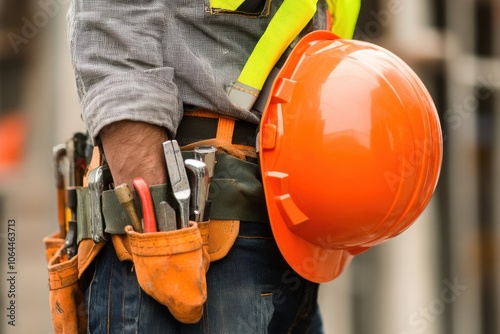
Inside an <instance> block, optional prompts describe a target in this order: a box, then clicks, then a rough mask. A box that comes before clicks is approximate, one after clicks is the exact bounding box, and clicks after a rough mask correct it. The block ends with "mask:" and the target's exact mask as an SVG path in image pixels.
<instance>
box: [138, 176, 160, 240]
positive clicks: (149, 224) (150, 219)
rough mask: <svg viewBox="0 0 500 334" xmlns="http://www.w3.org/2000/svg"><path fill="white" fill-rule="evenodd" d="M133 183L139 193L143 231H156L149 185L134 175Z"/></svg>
mask: <svg viewBox="0 0 500 334" xmlns="http://www.w3.org/2000/svg"><path fill="white" fill-rule="evenodd" d="M133 183H134V188H135V191H136V192H137V194H139V198H140V199H141V206H142V217H143V219H144V233H148V232H157V231H158V229H157V227H156V218H155V210H154V207H153V199H152V197H151V192H150V191H149V186H148V184H147V183H146V181H144V179H143V178H142V177H136V178H135V179H134V181H133Z"/></svg>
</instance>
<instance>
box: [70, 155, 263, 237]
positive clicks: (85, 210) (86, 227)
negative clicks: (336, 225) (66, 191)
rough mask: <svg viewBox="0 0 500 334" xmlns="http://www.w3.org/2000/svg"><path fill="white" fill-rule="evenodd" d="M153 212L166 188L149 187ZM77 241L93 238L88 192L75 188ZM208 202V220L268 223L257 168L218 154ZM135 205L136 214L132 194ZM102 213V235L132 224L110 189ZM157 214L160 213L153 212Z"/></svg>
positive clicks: (165, 195)
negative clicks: (209, 204) (209, 201)
mask: <svg viewBox="0 0 500 334" xmlns="http://www.w3.org/2000/svg"><path fill="white" fill-rule="evenodd" d="M183 156H184V158H185V159H186V158H193V153H192V152H183ZM150 190H151V195H152V198H153V204H154V207H155V210H156V209H157V208H159V203H160V202H161V201H163V200H166V199H167V197H168V186H167V185H165V184H164V185H155V186H151V187H150ZM77 197H78V207H77V222H78V228H77V230H78V240H77V242H80V241H81V240H82V239H90V238H92V234H91V227H92V223H91V215H90V205H91V202H90V191H89V189H88V188H87V187H83V188H78V189H77ZM209 199H210V200H211V201H212V204H211V208H210V217H209V218H210V219H222V220H241V221H253V222H263V223H267V222H269V220H268V215H267V209H266V203H265V199H264V190H263V188H262V183H261V181H260V173H259V167H258V166H257V165H256V164H253V163H249V162H246V161H243V160H240V159H237V158H234V157H232V156H230V155H228V154H225V153H221V154H218V155H217V164H216V167H215V170H214V176H213V179H212V182H211V184H210V194H209ZM134 204H135V208H136V210H137V212H138V214H139V216H141V215H142V213H141V205H139V198H138V197H137V196H136V194H135V192H134ZM100 209H101V211H102V216H103V221H104V226H105V232H106V233H109V234H125V226H127V225H131V222H130V218H129V217H128V215H127V213H126V212H125V210H124V209H123V207H122V206H121V205H120V203H119V201H118V198H117V197H116V195H115V192H114V191H113V190H106V191H104V192H103V194H102V198H101V208H100ZM156 214H157V215H158V214H159V212H156Z"/></svg>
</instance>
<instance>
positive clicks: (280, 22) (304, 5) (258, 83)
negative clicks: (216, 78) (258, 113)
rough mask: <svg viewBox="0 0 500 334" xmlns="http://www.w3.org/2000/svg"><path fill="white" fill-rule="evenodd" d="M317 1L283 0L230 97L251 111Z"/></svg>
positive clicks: (307, 19) (310, 16)
mask: <svg viewBox="0 0 500 334" xmlns="http://www.w3.org/2000/svg"><path fill="white" fill-rule="evenodd" d="M316 3H317V0H284V1H283V3H282V4H281V6H280V7H279V8H278V11H277V12H276V14H275V15H274V17H273V18H272V19H271V22H270V23H269V25H268V27H267V29H266V31H265V32H264V34H263V35H262V36H261V38H260V39H259V41H258V42H257V44H256V46H255V48H254V50H253V51H252V54H251V55H250V57H249V58H248V60H247V62H246V64H245V67H244V68H243V70H242V72H241V74H240V76H239V77H238V81H237V82H236V83H235V84H234V85H233V86H232V87H231V90H230V91H229V93H228V94H229V97H230V99H231V100H232V101H233V102H234V103H235V104H237V105H239V106H241V107H242V108H244V109H246V110H250V109H251V107H252V105H253V103H254V102H255V100H256V99H257V97H258V95H259V93H260V90H261V89H262V86H263V85H264V82H265V81H266V79H267V76H268V75H269V73H270V72H271V70H272V68H273V67H274V65H275V64H276V62H277V61H278V59H279V58H280V57H281V55H282V54H283V52H284V51H285V50H286V48H287V47H288V46H289V45H290V44H291V43H292V41H293V40H294V39H295V37H297V35H298V34H299V33H300V31H301V30H302V29H303V28H304V27H305V26H306V25H307V23H308V22H309V21H310V20H311V19H312V17H313V16H314V13H315V12H316Z"/></svg>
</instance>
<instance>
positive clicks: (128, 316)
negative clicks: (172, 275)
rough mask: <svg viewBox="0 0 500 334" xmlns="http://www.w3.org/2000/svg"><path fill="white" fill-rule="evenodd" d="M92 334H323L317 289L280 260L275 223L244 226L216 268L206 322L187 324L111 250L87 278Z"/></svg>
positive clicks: (209, 282) (211, 277)
mask: <svg viewBox="0 0 500 334" xmlns="http://www.w3.org/2000/svg"><path fill="white" fill-rule="evenodd" d="M87 277H88V279H87V283H86V284H85V304H86V309H87V316H88V322H89V324H88V325H89V326H88V328H89V333H92V334H100V333H126V334H129V333H147V334H156V333H186V334H191V333H214V334H246V333H249V334H260V333H300V334H304V333H312V334H321V333H323V330H322V323H321V317H320V314H319V308H318V304H317V292H318V284H315V283H311V282H309V281H306V280H304V279H303V278H301V277H300V276H298V275H297V274H296V273H295V272H294V271H293V270H292V269H291V268H290V267H289V266H288V265H287V264H286V262H285V260H284V259H283V257H282V256H281V254H280V252H279V250H278V248H277V246H276V243H275V241H274V239H273V237H272V233H271V229H270V226H269V224H264V223H252V222H242V223H241V224H240V233H239V236H238V238H237V240H236V242H235V244H234V246H233V248H232V249H231V251H230V252H229V254H228V255H227V256H226V257H225V258H223V259H221V260H218V261H215V262H212V263H211V264H210V269H209V270H208V273H207V291H208V292H207V294H208V299H207V302H206V303H205V309H204V313H203V318H202V319H201V320H200V322H199V323H197V324H194V325H186V324H181V323H179V322H178V321H176V320H175V319H174V318H173V317H172V315H171V314H170V313H169V311H168V309H167V308H166V307H164V306H163V305H161V304H159V303H157V302H156V301H155V300H154V299H153V298H151V297H149V296H148V295H147V294H146V293H144V292H143V291H142V290H141V289H140V287H139V284H138V283H137V278H136V275H135V272H134V270H133V266H132V263H131V262H128V261H125V262H120V261H119V260H118V258H117V256H116V254H115V251H114V248H113V245H112V243H111V242H108V245H106V246H105V248H104V249H103V250H102V251H101V253H100V254H99V255H98V257H97V258H96V260H95V262H94V266H93V267H92V268H91V269H90V270H89V272H88V273H87Z"/></svg>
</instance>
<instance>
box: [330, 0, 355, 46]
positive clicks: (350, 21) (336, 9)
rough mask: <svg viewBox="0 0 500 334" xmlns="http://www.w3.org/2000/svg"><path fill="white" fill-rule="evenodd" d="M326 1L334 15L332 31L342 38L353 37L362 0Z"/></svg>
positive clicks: (331, 13) (332, 15)
mask: <svg viewBox="0 0 500 334" xmlns="http://www.w3.org/2000/svg"><path fill="white" fill-rule="evenodd" d="M326 3H327V5H328V11H329V12H330V15H331V17H332V28H331V29H332V32H333V33H334V34H335V35H337V36H340V37H342V38H352V37H353V35H354V29H355V27H356V22H357V21H358V15H359V10H360V8H361V0H326Z"/></svg>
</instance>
